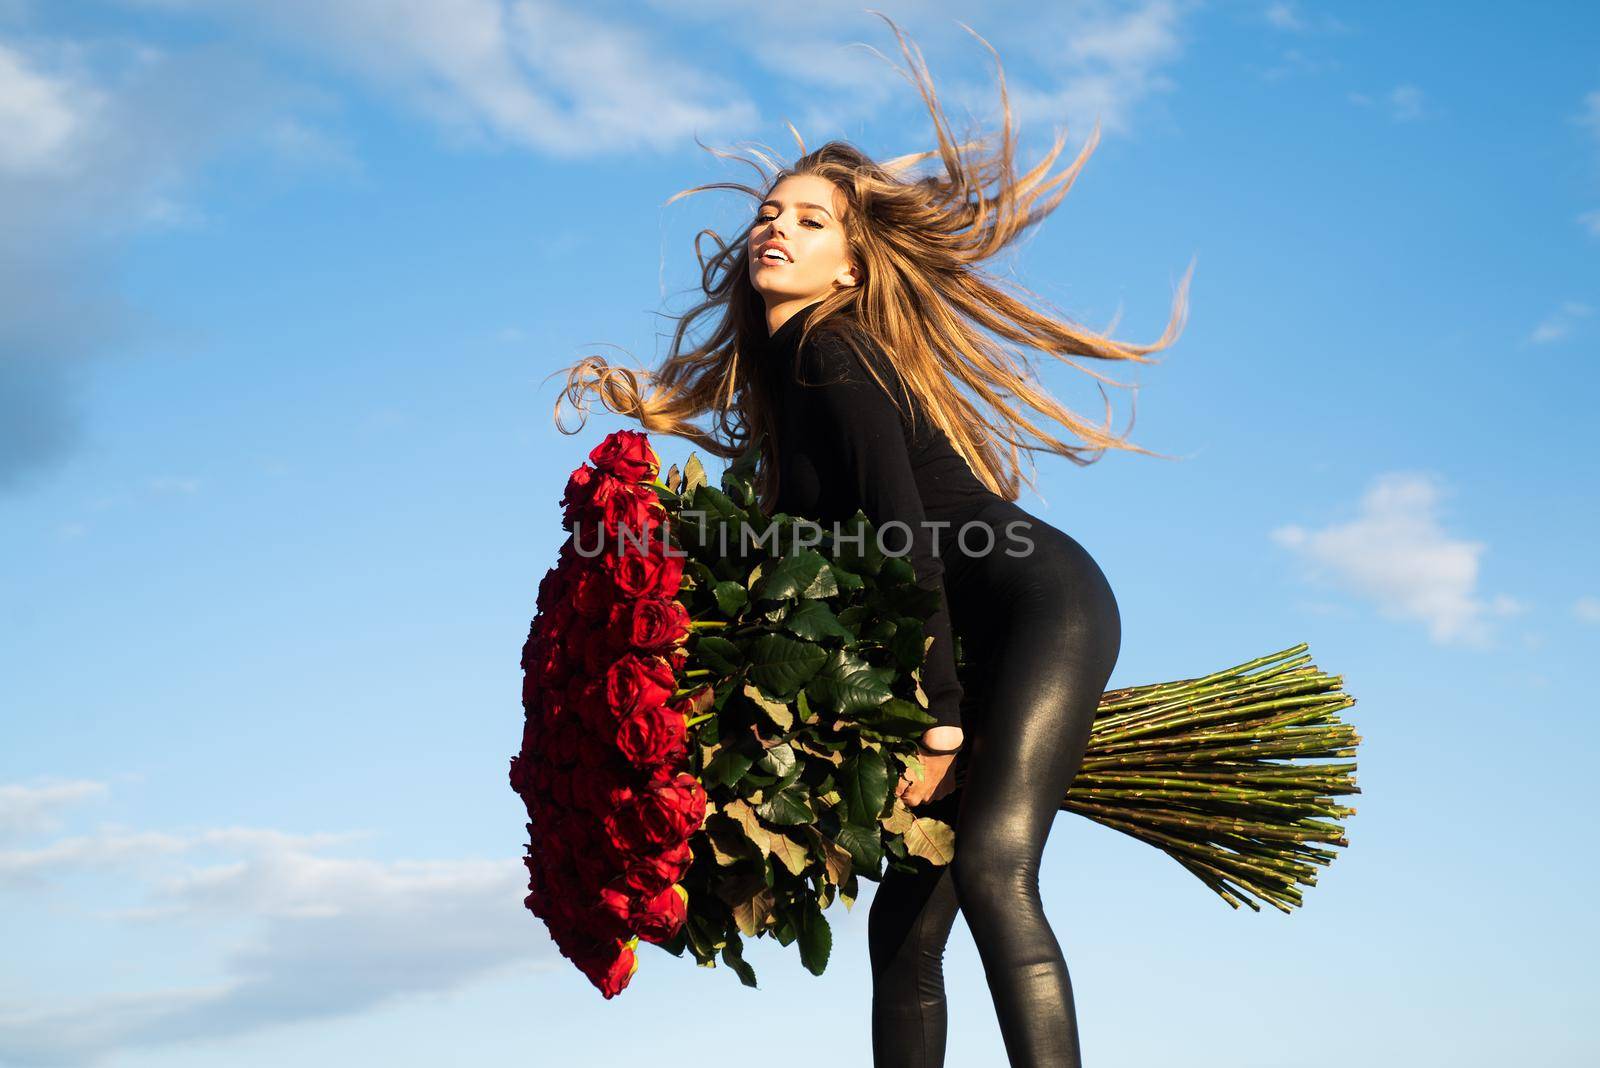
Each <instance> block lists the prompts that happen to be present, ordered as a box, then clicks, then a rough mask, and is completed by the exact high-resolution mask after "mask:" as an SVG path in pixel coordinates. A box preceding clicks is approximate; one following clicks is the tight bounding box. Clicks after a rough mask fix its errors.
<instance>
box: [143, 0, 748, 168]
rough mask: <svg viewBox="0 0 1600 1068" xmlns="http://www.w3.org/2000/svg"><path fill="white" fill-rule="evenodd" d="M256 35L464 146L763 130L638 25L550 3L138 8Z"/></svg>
mask: <svg viewBox="0 0 1600 1068" xmlns="http://www.w3.org/2000/svg"><path fill="white" fill-rule="evenodd" d="M144 3H145V5H146V6H151V7H160V8H166V9H169V10H175V9H181V10H183V11H186V12H190V13H203V14H208V15H215V16H219V17H222V18H225V19H228V20H233V21H237V22H240V23H244V24H246V25H248V26H250V27H253V28H260V29H263V30H265V31H266V32H268V33H271V34H273V35H275V36H277V37H279V38H280V39H281V40H282V41H283V42H284V43H285V44H288V45H290V46H292V47H295V48H300V49H304V50H307V51H310V52H312V53H315V54H316V55H317V56H318V57H319V58H320V59H321V60H322V62H324V63H326V64H328V65H329V66H331V67H333V68H335V69H338V70H343V71H348V72H350V73H353V74H355V75H357V76H358V77H360V78H362V79H364V80H365V81H366V82H367V83H368V84H369V85H371V86H372V87H374V88H376V89H378V90H379V91H381V92H383V93H387V94H393V95H394V96H395V97H396V98H397V99H399V100H401V101H403V102H404V103H405V104H406V105H407V106H409V107H411V108H413V109H414V110H416V111H417V112H419V113H421V114H424V115H427V116H428V117H429V118H431V119H433V120H435V121H437V122H439V123H440V124H441V125H442V126H443V127H444V128H445V129H446V130H447V131H448V132H449V133H450V135H451V136H452V137H455V138H457V139H458V140H460V141H461V142H463V143H466V142H477V143H483V144H499V143H509V144H513V145H520V146H522V147H525V148H530V149H533V150H536V151H540V152H546V153H550V154H552V155H557V156H564V157H579V156H593V155H596V154H601V153H608V152H619V151H627V150H633V149H638V148H646V147H648V148H656V149H668V148H678V147H682V146H683V145H684V144H685V143H686V142H689V141H690V139H691V138H692V136H693V135H695V134H700V135H701V136H706V135H720V134H727V133H732V132H739V131H742V130H743V129H744V128H747V127H749V126H751V125H753V124H754V123H755V122H756V120H757V116H756V111H755V107H754V105H753V104H752V103H751V102H750V101H749V100H748V99H747V98H746V96H745V94H744V92H743V91H742V90H741V89H740V87H739V86H738V85H737V84H736V83H733V82H730V81H729V80H727V79H725V78H721V77H718V76H716V75H714V74H708V73H706V72H705V71H704V70H702V69H701V68H700V67H699V66H696V65H694V64H691V63H689V62H687V61H686V60H685V59H683V58H681V57H680V56H678V55H676V54H675V52H676V51H677V50H676V49H675V48H673V47H672V46H671V44H670V43H668V42H667V41H665V40H663V39H662V38H661V37H660V36H659V35H653V34H651V33H650V32H648V31H647V30H645V29H643V28H640V27H639V26H638V25H637V23H638V21H639V20H637V19H618V18H606V17H605V16H604V15H603V14H602V13H600V12H598V11H594V10H592V9H591V8H590V7H588V6H586V5H582V4H578V3H575V2H562V3H558V2H555V0H278V2H276V3H272V4H261V3H255V2H253V0H144Z"/></svg>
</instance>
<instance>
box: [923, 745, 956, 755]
mask: <svg viewBox="0 0 1600 1068" xmlns="http://www.w3.org/2000/svg"><path fill="white" fill-rule="evenodd" d="M917 748H918V749H920V750H922V751H923V752H924V753H926V754H928V755H929V756H949V755H950V754H951V753H959V752H961V746H959V745H958V746H956V747H955V748H954V749H929V748H928V747H927V746H925V745H923V744H922V743H921V742H918V743H917Z"/></svg>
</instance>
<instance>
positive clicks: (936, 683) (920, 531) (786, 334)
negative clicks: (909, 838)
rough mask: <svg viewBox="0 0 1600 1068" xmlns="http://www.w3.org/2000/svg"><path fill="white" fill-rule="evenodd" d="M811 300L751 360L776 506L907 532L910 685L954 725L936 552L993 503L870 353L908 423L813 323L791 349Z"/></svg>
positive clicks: (891, 536)
mask: <svg viewBox="0 0 1600 1068" xmlns="http://www.w3.org/2000/svg"><path fill="white" fill-rule="evenodd" d="M818 304H820V301H819V302H817V303H815V304H810V305H807V306H806V307H804V308H802V309H800V310H799V311H797V312H795V313H794V314H793V315H792V316H790V318H788V319H787V320H785V321H784V322H783V324H782V325H780V326H779V327H778V329H777V331H775V332H774V333H773V334H772V335H771V337H770V338H769V339H768V341H767V345H766V349H765V351H764V352H763V353H762V361H761V362H762V369H763V371H764V372H765V374H766V381H767V383H768V388H769V389H770V391H771V397H772V400H773V404H774V408H775V415H776V422H777V427H776V430H777V434H776V437H777V443H778V494H777V501H776V508H777V510H778V511H782V512H787V513H789V514H791V515H797V516H805V517H807V518H810V519H815V520H818V521H820V522H824V523H829V522H833V521H835V520H838V521H844V520H847V519H849V517H850V516H852V515H854V514H855V512H856V510H857V509H858V508H859V509H860V510H861V511H863V512H865V513H866V516H867V518H868V519H870V520H872V522H873V525H874V526H875V527H878V528H881V527H882V526H883V525H884V524H885V523H888V522H890V521H892V520H900V521H902V522H904V523H905V524H907V525H908V526H909V527H910V549H909V552H908V553H907V556H908V558H909V560H910V563H911V565H912V568H913V569H914V570H915V572H916V575H917V584H918V585H920V586H922V587H923V588H925V589H929V590H933V591H935V592H936V593H938V595H939V606H938V608H937V610H936V611H935V612H934V613H933V614H932V615H931V616H930V617H929V619H928V621H927V624H926V628H927V629H926V633H927V634H929V635H931V636H932V637H933V644H932V646H930V647H929V649H928V653H927V657H926V659H925V661H924V663H923V667H922V689H923V692H924V693H925V694H926V695H927V697H928V711H929V712H930V713H931V714H932V715H933V716H934V717H935V718H936V719H937V720H938V722H939V725H940V726H945V725H948V726H961V710H960V704H961V698H962V693H963V691H962V687H961V683H960V681H959V680H958V678H957V677H956V665H955V655H954V649H953V648H952V646H951V642H950V632H951V620H950V613H949V606H948V604H947V600H946V596H945V584H944V579H945V575H946V571H945V567H944V564H943V562H942V557H943V556H948V555H949V553H948V550H947V549H946V546H947V545H954V543H955V540H956V534H957V532H958V531H959V529H960V526H961V523H962V522H964V521H965V520H967V519H970V518H972V517H973V515H975V514H976V512H977V511H978V510H979V509H980V508H982V507H983V506H984V505H986V504H988V503H989V502H991V501H995V500H1003V499H1004V498H1001V497H1000V496H999V495H998V494H996V493H995V492H994V491H993V490H991V489H989V487H988V486H986V485H985V484H984V483H983V482H981V481H980V480H979V479H978V477H977V476H976V475H975V474H974V473H973V472H972V469H971V468H970V467H969V466H968V465H967V462H966V460H965V459H963V458H962V456H961V454H960V453H959V452H957V451H956V449H955V447H954V446H953V445H952V444H951V443H950V439H949V437H948V436H946V435H945V433H944V432H943V431H942V430H940V429H939V428H938V427H937V426H936V425H935V424H933V423H932V421H931V420H929V419H928V418H927V416H926V413H925V412H923V410H922V408H921V405H920V404H919V403H918V402H917V400H916V398H915V397H914V396H909V397H908V395H907V393H906V392H905V391H902V390H901V389H900V385H901V383H900V380H899V377H898V375H896V373H895V371H894V368H893V366H892V363H891V361H890V360H889V359H888V358H887V357H886V356H885V355H884V353H883V351H882V350H881V349H880V348H878V347H877V346H875V345H871V344H870V343H869V344H868V346H867V357H866V358H868V359H871V360H872V361H873V362H874V364H875V366H876V368H877V370H878V371H879V373H880V376H881V377H882V378H883V379H884V381H885V382H886V383H887V384H888V385H889V386H890V387H892V388H894V389H895V390H896V391H897V392H899V393H900V395H901V396H902V398H903V399H907V400H909V401H910V404H909V408H910V413H909V415H903V414H902V413H901V411H900V409H899V408H897V407H896V405H895V402H894V401H893V400H892V399H891V398H890V396H889V394H888V393H886V392H885V391H884V389H883V387H881V386H879V385H878V383H877V382H875V381H873V379H872V377H871V375H870V373H869V372H868V371H867V369H866V368H865V367H864V366H863V364H862V362H861V361H862V357H861V356H858V355H857V354H856V352H855V351H854V350H853V349H852V348H851V347H850V346H849V345H848V344H847V343H846V342H845V341H844V340H843V339H842V338H840V337H839V336H838V335H837V334H836V333H834V332H831V331H829V330H828V329H827V325H828V324H819V325H818V327H817V328H816V329H815V330H814V331H813V332H812V334H811V336H810V337H809V338H807V341H806V345H805V347H804V351H800V350H799V349H800V347H799V340H800V331H801V327H802V326H804V324H805V322H806V320H807V319H808V318H809V317H810V314H811V312H812V311H814V310H815V309H816V308H817V306H818ZM926 521H931V522H932V523H934V524H939V523H941V522H942V523H945V524H947V525H945V526H942V527H940V526H937V525H935V526H929V525H926ZM905 540H906V536H905V532H904V531H902V530H899V529H895V530H892V531H890V532H887V533H885V534H884V536H883V538H882V543H883V545H884V546H885V547H886V548H888V549H890V550H895V549H898V548H899V546H901V545H902V544H904V542H905ZM936 546H938V549H937V551H936V548H935V547H936Z"/></svg>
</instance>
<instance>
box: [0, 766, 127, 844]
mask: <svg viewBox="0 0 1600 1068" xmlns="http://www.w3.org/2000/svg"><path fill="white" fill-rule="evenodd" d="M105 794H106V784H105V783H103V782H93V781H91V780H87V779H72V780H68V781H66V782H52V783H42V784H40V785H37V786H24V785H21V784H19V783H0V837H11V836H14V835H26V834H41V833H44V832H47V831H53V830H55V829H56V828H57V827H59V826H61V815H62V813H63V812H65V811H67V810H68V809H70V808H72V807H74V806H76V805H79V804H81V803H83V802H84V801H86V800H88V799H90V798H95V797H103V796H105Z"/></svg>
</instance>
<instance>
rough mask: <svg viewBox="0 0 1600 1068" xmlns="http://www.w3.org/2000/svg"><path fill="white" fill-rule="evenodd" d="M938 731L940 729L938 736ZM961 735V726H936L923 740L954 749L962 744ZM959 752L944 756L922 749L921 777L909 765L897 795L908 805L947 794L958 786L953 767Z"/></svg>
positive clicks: (937, 798)
mask: <svg viewBox="0 0 1600 1068" xmlns="http://www.w3.org/2000/svg"><path fill="white" fill-rule="evenodd" d="M935 732H938V733H937V735H935ZM962 737H963V735H962V733H961V728H959V727H934V728H932V729H930V730H929V731H928V732H927V733H926V734H924V735H923V736H922V742H923V744H924V745H927V746H932V747H934V748H936V749H955V748H959V747H960V745H961V742H962ZM958 755H960V754H958V753H949V754H947V755H945V756H936V755H934V754H932V753H927V752H919V753H918V754H917V757H918V759H920V760H921V761H922V767H923V775H922V777H921V778H917V777H916V774H915V773H914V772H913V771H912V770H911V769H910V768H907V769H906V770H905V773H904V774H902V775H901V776H900V781H899V782H898V783H897V784H896V785H895V788H894V792H895V796H896V797H898V798H900V800H901V801H903V802H904V803H905V804H906V806H907V807H909V808H915V807H916V806H917V805H921V804H925V803H927V802H929V801H937V800H939V798H941V797H944V796H945V795H947V794H948V793H950V791H952V790H954V789H955V788H956V777H955V775H953V774H952V773H951V767H952V766H953V765H954V764H955V762H956V757H957V756H958Z"/></svg>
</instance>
